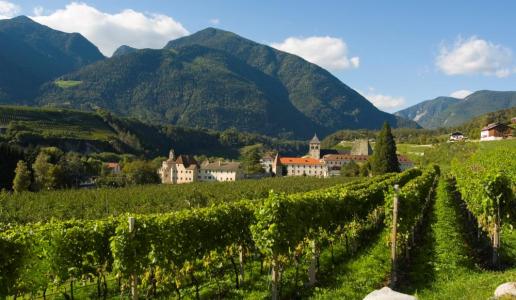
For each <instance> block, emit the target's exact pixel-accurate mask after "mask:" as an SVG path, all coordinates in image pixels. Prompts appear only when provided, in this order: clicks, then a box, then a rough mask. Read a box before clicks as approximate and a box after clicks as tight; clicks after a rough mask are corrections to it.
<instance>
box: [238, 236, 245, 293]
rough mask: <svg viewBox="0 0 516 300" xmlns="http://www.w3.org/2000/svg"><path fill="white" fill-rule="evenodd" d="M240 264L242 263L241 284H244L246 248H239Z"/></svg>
mask: <svg viewBox="0 0 516 300" xmlns="http://www.w3.org/2000/svg"><path fill="white" fill-rule="evenodd" d="M238 262H239V263H240V276H241V278H240V284H243V282H244V247H243V246H242V245H240V246H238Z"/></svg>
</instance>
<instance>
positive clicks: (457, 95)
mask: <svg viewBox="0 0 516 300" xmlns="http://www.w3.org/2000/svg"><path fill="white" fill-rule="evenodd" d="M471 94H473V92H472V91H470V90H458V91H455V92H453V93H451V94H450V97H453V98H457V99H464V98H466V97H467V96H469V95H471Z"/></svg>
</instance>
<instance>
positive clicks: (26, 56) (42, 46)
mask: <svg viewBox="0 0 516 300" xmlns="http://www.w3.org/2000/svg"><path fill="white" fill-rule="evenodd" d="M103 58H104V56H103V55H102V54H101V53H100V51H99V50H98V49H97V47H96V46H95V45H93V44H92V43H90V42H89V41H88V40H87V39H85V38H84V37H83V36H82V35H80V34H78V33H64V32H60V31H57V30H53V29H51V28H49V27H46V26H43V25H41V24H38V23H36V22H34V21H32V20H31V19H30V18H28V17H25V16H20V17H16V18H13V19H6V20H0V103H30V100H31V99H32V98H33V97H34V96H35V95H36V93H37V91H38V88H39V86H40V85H41V84H43V83H44V82H47V81H49V80H52V79H54V78H56V77H58V76H60V75H63V74H66V73H69V72H71V71H74V70H77V69H78V68H80V67H82V66H85V65H87V64H90V63H93V62H96V61H98V60H101V59H103Z"/></svg>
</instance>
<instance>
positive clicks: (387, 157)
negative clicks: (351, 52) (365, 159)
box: [371, 122, 400, 175]
mask: <svg viewBox="0 0 516 300" xmlns="http://www.w3.org/2000/svg"><path fill="white" fill-rule="evenodd" d="M371 171H372V173H373V175H380V174H385V173H390V172H400V163H399V162H398V156H397V155H396V142H395V141H394V137H393V136H392V132H391V127H390V126H389V124H388V123H387V122H385V123H384V124H383V128H382V130H381V131H380V134H379V135H378V137H377V139H376V144H375V147H374V151H373V155H372V156H371Z"/></svg>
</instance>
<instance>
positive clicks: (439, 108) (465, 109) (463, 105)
mask: <svg viewBox="0 0 516 300" xmlns="http://www.w3.org/2000/svg"><path fill="white" fill-rule="evenodd" d="M514 106H516V92H512V91H507V92H499V91H487V90H484V91H477V92H474V93H473V94H471V95H469V96H467V97H466V98H464V99H463V100H460V99H456V98H451V97H438V98H435V99H433V100H427V101H424V102H421V103H419V104H416V105H414V106H411V107H409V108H406V109H404V110H401V111H398V112H396V113H395V115H397V116H400V117H403V118H407V119H410V120H413V121H416V122H418V123H419V124H420V125H421V126H423V127H424V128H438V127H454V126H457V125H460V124H462V123H465V122H467V121H468V120H471V119H472V118H474V117H476V116H480V115H482V114H485V113H488V112H494V111H497V110H502V109H506V108H511V107H514Z"/></svg>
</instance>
